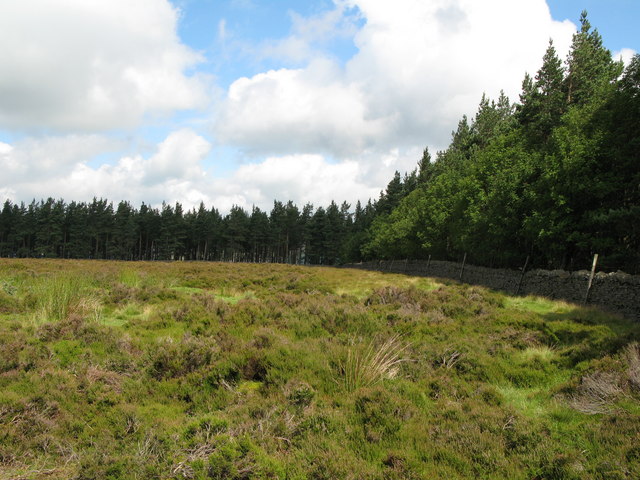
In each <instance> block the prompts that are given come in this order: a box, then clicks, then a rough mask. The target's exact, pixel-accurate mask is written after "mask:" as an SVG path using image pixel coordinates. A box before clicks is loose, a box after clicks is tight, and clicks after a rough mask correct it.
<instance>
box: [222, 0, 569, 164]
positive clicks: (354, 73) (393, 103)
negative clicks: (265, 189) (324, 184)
mask: <svg viewBox="0 0 640 480" xmlns="http://www.w3.org/2000/svg"><path fill="white" fill-rule="evenodd" d="M340 5H341V8H343V7H357V8H358V9H359V10H360V11H361V13H362V15H363V17H364V18H366V24H365V25H364V26H363V27H362V28H361V29H360V30H359V31H358V33H357V34H356V35H355V44H356V46H357V47H358V53H357V54H356V55H355V56H354V57H353V58H352V59H351V60H350V61H349V62H348V63H347V65H346V66H345V67H344V68H342V67H341V66H339V65H338V63H336V62H332V61H331V60H327V59H317V58H316V59H313V60H311V61H309V63H308V65H306V66H305V67H304V68H299V69H281V70H274V71H269V72H266V73H262V74H259V75H255V76H253V77H252V78H241V79H238V80H237V81H236V82H234V83H233V84H232V85H231V86H230V88H229V91H228V95H227V98H226V100H225V102H224V103H223V105H222V106H221V108H220V111H219V115H218V117H217V119H216V127H215V133H216V137H217V140H218V141H220V142H222V143H225V142H226V143H231V144H234V145H236V146H238V147H239V148H241V149H244V150H246V151H248V152H250V153H253V154H260V153H262V154H286V153H293V152H298V153H300V152H305V153H326V154H330V155H332V156H335V157H337V158H344V157H345V156H348V155H354V154H355V153H356V152H360V151H362V150H364V149H378V150H379V151H381V152H385V151H388V150H389V149H391V148H401V149H408V148H415V147H416V146H417V145H422V146H424V145H431V146H435V147H438V148H441V147H444V146H446V144H447V143H448V140H449V134H450V132H451V130H452V128H454V126H455V125H456V123H457V121H458V120H459V118H460V117H461V116H462V115H463V114H465V113H466V114H473V113H474V111H475V109H476V107H477V104H478V102H479V100H480V97H481V95H482V93H483V92H486V93H488V94H489V95H490V96H492V97H496V96H497V95H498V93H499V91H500V89H504V90H505V91H506V93H507V94H508V95H510V96H511V98H513V99H516V98H517V94H518V93H519V90H520V85H521V81H522V79H523V77H524V73H525V71H529V72H531V73H534V72H535V71H536V70H537V69H538V68H539V67H540V64H541V60H542V56H543V54H544V50H545V48H546V46H547V43H548V39H549V38H553V39H554V41H555V45H556V48H557V49H558V50H559V52H560V54H561V55H564V54H565V53H566V51H567V50H568V47H569V44H570V42H571V35H572V33H573V32H574V31H575V26H574V25H573V24H571V23H570V22H563V23H560V22H556V21H554V20H553V19H552V18H551V15H550V13H549V9H548V7H547V4H546V2H545V1H544V0H521V1H518V2H513V1H512V0H485V1H483V2H478V1H477V0H439V1H433V2H424V1H421V0H402V1H398V2H393V3H392V2H387V1H382V0H351V1H347V2H340ZM525 18H526V21H523V19H525ZM320 31H322V30H320ZM299 37H300V35H299V34H298V33H297V32H295V31H294V33H293V34H292V36H291V37H290V38H289V39H285V40H284V41H283V42H282V44H283V45H286V44H287V41H289V42H292V44H295V41H296V40H297V39H298V38H299ZM302 53H304V52H302ZM302 53H301V54H302Z"/></svg>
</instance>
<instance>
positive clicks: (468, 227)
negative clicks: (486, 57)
mask: <svg viewBox="0 0 640 480" xmlns="http://www.w3.org/2000/svg"><path fill="white" fill-rule="evenodd" d="M639 64H640V62H639V60H638V57H636V58H635V59H634V60H633V61H632V62H631V64H630V65H629V67H628V68H627V69H626V71H625V72H624V74H623V72H622V65H621V63H619V62H615V61H613V60H612V58H611V53H610V52H609V51H608V50H607V49H606V48H604V47H603V44H602V38H601V37H600V35H599V34H598V32H597V30H594V29H592V28H591V25H590V24H589V22H588V20H587V18H586V14H583V15H582V18H581V29H580V31H579V32H578V33H576V35H575V36H574V38H573V44H572V46H571V51H570V53H569V56H568V58H567V61H566V64H565V65H564V66H563V65H562V62H561V60H560V59H559V58H558V57H557V54H556V51H555V48H554V46H553V44H552V43H550V44H549V46H548V48H547V51H546V52H545V55H544V57H543V59H542V66H541V68H540V69H539V70H538V72H537V74H536V75H535V78H532V77H531V76H529V75H526V76H525V80H524V82H523V89H522V94H521V96H520V104H518V105H515V106H514V105H512V104H511V103H510V102H509V100H508V99H507V98H506V97H505V96H504V95H501V96H500V98H499V99H498V100H497V101H489V99H488V98H486V97H485V96H483V97H482V100H481V102H480V105H479V107H478V111H477V114H476V116H475V117H474V118H473V120H471V121H469V120H468V119H467V117H463V119H462V120H461V121H460V122H459V124H458V128H457V129H456V131H455V132H453V135H452V139H451V144H450V145H449V147H448V148H447V149H446V150H445V151H442V152H438V155H437V157H436V159H435V161H434V162H429V163H427V161H428V159H429V157H430V156H429V155H428V151H427V152H425V156H424V158H423V159H422V160H421V161H420V163H419V170H420V173H419V175H418V178H419V181H418V183H417V189H415V190H413V191H412V193H410V194H409V195H408V196H405V197H402V198H401V199H400V201H399V202H398V204H397V206H396V207H395V208H393V209H391V210H389V209H388V208H387V209H385V210H383V211H379V212H378V216H377V217H376V218H375V219H374V220H373V222H372V225H371V227H370V228H369V237H368V239H367V240H366V243H365V244H364V245H363V247H362V252H363V253H364V255H365V257H369V258H376V257H377V258H403V257H405V258H406V257H413V258H425V257H427V256H428V255H434V256H435V257H436V258H441V259H459V258H460V257H461V256H462V254H464V253H465V252H468V253H470V254H472V255H473V262H474V263H476V264H485V265H493V264H495V263H498V264H501V265H504V266H511V267H519V266H521V265H522V263H523V261H524V258H525V257H526V256H529V257H530V260H531V261H530V264H529V265H532V264H533V265H534V266H540V267H547V268H548V267H552V268H569V269H580V268H588V266H589V260H590V258H592V257H593V253H595V252H598V253H599V254H600V259H601V264H603V265H605V266H606V267H608V268H621V269H626V270H628V271H631V272H633V271H636V270H637V268H638V261H639V260H640V236H639V234H638V227H637V225H636V224H637V223H638V222H636V221H634V220H633V219H634V218H637V215H638V209H639V208H640V195H639V192H640V190H639V189H638V185H639V182H638V180H639V175H640V168H639V165H640V161H639V158H638V151H640V149H639V148H638V147H639V142H640V137H639V135H640V134H639V133H638V132H639V130H638V128H637V125H638V122H639V121H640V109H639V108H638V106H639V103H638V98H640V96H639V95H638V90H639V88H638V85H639V82H638V78H640V77H639V75H638V71H639V68H638V65H639ZM396 180H397V179H396ZM396 183H397V181H396Z"/></svg>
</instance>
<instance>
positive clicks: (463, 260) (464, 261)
mask: <svg viewBox="0 0 640 480" xmlns="http://www.w3.org/2000/svg"><path fill="white" fill-rule="evenodd" d="M465 263H467V253H466V252H465V254H464V257H463V258H462V268H461V269H460V281H462V275H463V274H464V264H465Z"/></svg>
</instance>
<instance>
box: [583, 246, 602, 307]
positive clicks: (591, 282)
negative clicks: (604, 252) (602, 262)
mask: <svg viewBox="0 0 640 480" xmlns="http://www.w3.org/2000/svg"><path fill="white" fill-rule="evenodd" d="M597 263H598V254H597V253H596V254H595V255H594V256H593V265H591V274H590V275H589V283H588V284H587V293H585V295H584V302H582V304H583V305H586V304H587V302H588V301H589V293H590V292H591V285H593V277H594V275H595V273H596V264H597Z"/></svg>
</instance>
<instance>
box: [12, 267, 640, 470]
mask: <svg viewBox="0 0 640 480" xmlns="http://www.w3.org/2000/svg"><path fill="white" fill-rule="evenodd" d="M639 341H640V325H639V324H637V323H633V322H630V321H626V320H624V319H622V318H619V317H615V316H610V315H607V314H604V313H602V312H598V311H596V310H593V309H581V308H579V307H577V306H573V305H569V304H566V303H556V302H553V301H551V300H545V299H539V298H534V297H527V298H524V299H521V298H515V299H514V298H512V297H508V296H505V295H502V294H500V293H496V292H492V291H490V290H487V289H483V288H480V287H470V286H466V285H460V284H457V283H455V282H444V283H438V282H435V281H434V280H431V279H427V278H412V277H407V276H403V275H392V274H382V273H375V272H365V271H350V270H346V269H332V268H300V267H294V266H287V265H249V264H218V263H191V262H189V263H187V262H175V263H155V262H153V263H142V262H141V263H135V264H133V263H130V262H100V261H58V260H45V259H42V260H17V259H14V260H4V259H3V260H0V479H17V478H25V479H30V480H32V479H38V480H39V479H47V480H63V479H64V480H68V479H73V480H80V479H83V480H89V479H116V478H117V479H124V480H133V479H157V478H161V479H167V480H169V479H171V480H174V479H201V480H204V479H216V478H219V479H221V478H228V479H248V478H257V479H276V478H277V479H289V480H294V479H295V480H297V479H313V480H320V479H327V480H329V479H354V480H355V479H358V480H361V479H371V480H374V479H375V480H382V479H397V480H400V479H430V478H456V479H475V478H509V479H522V480H525V479H532V478H548V479H552V478H557V479H560V478H563V479H564V478H580V479H588V480H589V479H593V480H596V479H602V478H607V479H609V478H612V479H626V478H640V448H638V445H637V444H638V442H637V439H638V437H637V435H638V431H639V430H640V347H638V342H639Z"/></svg>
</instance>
